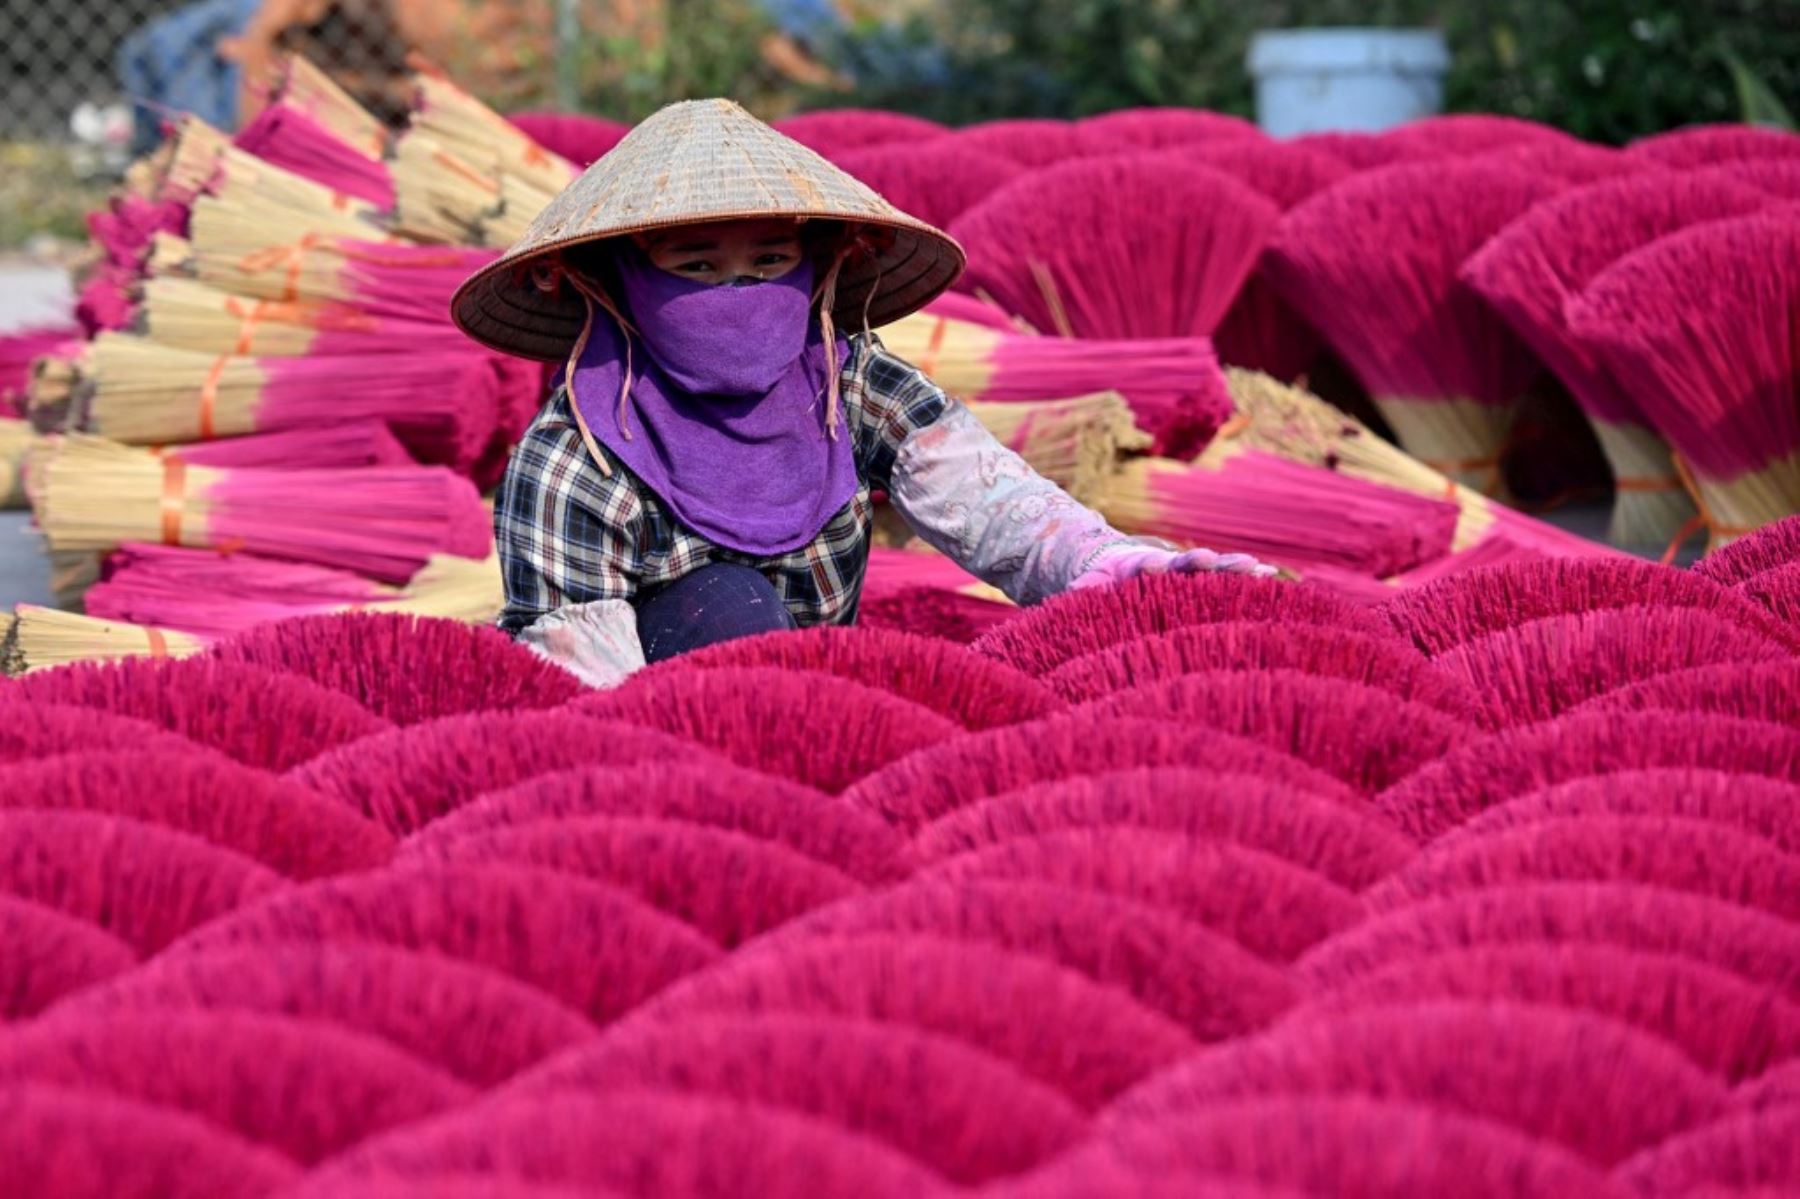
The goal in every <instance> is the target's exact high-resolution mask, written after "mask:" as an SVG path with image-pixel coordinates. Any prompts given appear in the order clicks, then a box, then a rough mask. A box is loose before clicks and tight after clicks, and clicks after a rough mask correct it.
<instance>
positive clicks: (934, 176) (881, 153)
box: [833, 138, 1025, 229]
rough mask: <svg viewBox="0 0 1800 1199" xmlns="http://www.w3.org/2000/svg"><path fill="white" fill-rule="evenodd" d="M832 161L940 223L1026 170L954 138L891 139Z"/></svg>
mask: <svg viewBox="0 0 1800 1199" xmlns="http://www.w3.org/2000/svg"><path fill="white" fill-rule="evenodd" d="M833 161H834V162H836V163H837V165H838V166H841V167H843V168H844V169H845V170H846V171H849V172H850V173H851V174H852V175H855V176H856V177H857V178H858V179H860V180H862V181H863V182H864V183H866V184H868V185H869V186H870V187H872V188H874V189H875V190H876V191H878V192H880V193H881V195H882V197H883V198H885V199H886V200H887V201H888V203H890V204H892V205H893V206H894V207H896V208H898V209H900V211H902V212H905V213H909V214H910V215H912V216H916V217H918V218H919V219H920V220H922V221H926V222H928V223H930V224H933V225H936V226H937V227H938V228H940V229H947V228H949V226H950V222H952V221H954V220H955V219H956V218H957V217H959V216H961V215H962V214H963V213H964V212H966V211H968V210H969V209H970V208H972V207H973V206H974V205H976V204H977V203H979V202H980V201H982V200H985V199H986V198H987V197H988V196H989V195H991V194H992V193H994V192H995V191H998V190H999V189H1000V188H1002V187H1004V186H1005V185H1006V184H1008V183H1011V182H1012V181H1013V180H1014V179H1016V178H1018V177H1019V176H1020V175H1022V174H1024V172H1025V168H1024V167H1021V166H1020V165H1019V164H1018V163H1016V162H1013V161H1012V160H1011V159H1009V158H1002V157H1000V156H999V155H997V154H988V153H984V152H983V151H981V150H976V149H972V148H970V147H969V146H966V145H963V144H962V143H961V142H959V141H958V140H957V139H955V138H936V139H933V140H931V141H927V142H923V143H914V142H887V143H884V144H882V145H879V146H870V147H867V148H864V149H860V150H850V151H846V152H844V153H841V154H838V155H836V156H835V157H834V158H833Z"/></svg>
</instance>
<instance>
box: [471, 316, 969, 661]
mask: <svg viewBox="0 0 1800 1199" xmlns="http://www.w3.org/2000/svg"><path fill="white" fill-rule="evenodd" d="M850 346H851V350H850V356H849V361H848V362H847V363H846V364H845V366H844V373H843V377H842V391H843V397H844V406H845V409H846V410H847V412H848V416H849V420H848V423H847V425H846V432H848V433H849V434H850V435H851V436H853V437H855V439H856V477H857V488H856V494H855V496H853V497H852V498H851V500H850V502H849V503H848V504H846V505H845V506H844V507H843V508H842V509H841V510H840V511H839V512H838V513H837V515H835V516H833V517H832V518H831V519H830V520H829V521H827V522H826V523H825V527H824V528H822V529H820V530H819V535H818V536H817V537H815V538H813V540H812V543H811V544H809V545H807V546H805V547H804V548H802V549H799V550H795V551H794V552H793V553H790V554H783V555H781V556H779V557H773V558H758V557H754V556H751V555H747V554H740V553H736V552H734V551H731V550H726V549H721V548H720V547H718V546H716V545H714V544H712V543H711V542H709V541H707V540H705V539H704V538H702V537H701V536H700V535H699V534H697V533H695V532H693V531H692V530H690V529H688V528H686V527H684V526H683V525H682V524H681V523H680V522H678V521H677V520H676V519H675V517H674V516H673V515H671V514H670V513H669V511H668V510H667V509H666V508H665V507H664V506H663V505H662V503H661V502H660V501H659V500H658V499H657V497H656V496H655V495H654V494H653V493H652V492H650V491H649V489H647V488H645V487H644V486H643V485H642V484H641V483H639V482H638V480H637V479H636V478H635V477H634V476H633V475H632V474H631V472H630V471H629V470H627V469H626V467H625V466H624V465H623V464H622V463H620V462H619V461H618V460H617V459H614V458H613V457H612V456H611V455H610V454H608V455H607V457H608V463H607V465H608V466H609V467H611V469H612V475H611V477H608V476H607V475H605V474H603V473H602V472H601V471H600V469H599V467H598V466H596V465H595V464H594V462H593V461H592V460H591V459H590V458H589V456H588V452H587V448H586V446H585V445H584V444H583V442H582V438H581V430H580V429H579V428H578V427H577V426H576V424H575V419H574V417H573V415H572V414H571V413H570V411H569V397H568V393H567V391H566V390H559V391H558V392H557V393H556V394H555V395H553V396H552V397H551V398H550V401H549V403H547V404H546V405H545V406H544V409H543V411H542V412H540V413H538V416H537V419H536V420H535V421H533V422H532V425H531V428H530V429H528V430H527V431H526V433H525V439H524V440H523V441H522V442H520V443H519V447H518V449H516V450H515V451H514V452H513V457H512V462H511V463H510V464H509V465H508V466H507V469H506V478H505V481H504V482H502V483H501V485H500V494H499V498H498V500H497V501H496V503H495V505H494V534H495V540H496V542H497V543H498V546H499V552H500V566H501V574H502V576H503V577H504V579H505V581H506V607H505V609H504V610H503V611H502V612H501V614H500V625H501V627H502V628H504V629H506V630H507V631H508V632H512V633H518V632H519V631H520V630H522V629H525V628H527V627H529V626H530V625H531V624H533V623H534V622H535V621H537V620H538V618H539V617H542V616H544V615H546V614H547V613H550V612H553V611H555V610H556V609H558V608H561V607H564V606H566V605H570V604H586V603H592V602H594V601H597V600H609V599H617V600H629V599H631V598H632V597H633V596H634V595H635V594H636V593H637V592H638V590H639V589H640V588H650V587H655V586H657V585H659V584H663V583H670V582H673V581H674V580H676V579H679V578H681V577H682V576H683V575H686V574H689V573H691V572H692V571H694V570H696V569H698V568H699V567H702V566H705V565H707V564H708V563H711V562H737V563H741V564H743V565H747V566H752V567H755V568H756V569H758V570H760V571H761V572H762V573H763V574H764V575H765V576H767V577H768V579H769V581H770V582H771V583H772V584H774V586H775V591H776V593H777V594H778V595H780V596H781V598H782V601H783V602H784V603H786V604H787V607H788V611H790V612H792V613H793V614H794V619H795V620H796V621H798V622H799V623H800V624H801V625H803V626H805V625H820V624H849V623H850V622H851V621H853V620H854V619H855V618H856V602H857V597H858V596H859V595H860V594H861V591H862V583H863V572H864V570H865V569H866V567H867V565H868V560H869V522H870V518H871V515H872V511H873V508H872V505H871V503H870V500H869V493H870V492H871V491H872V490H880V491H887V490H889V489H890V481H889V480H890V475H891V474H892V472H893V469H894V458H895V455H896V454H898V453H899V450H900V446H901V443H903V442H904V441H905V440H906V439H907V437H908V436H910V435H911V434H912V433H914V432H916V431H917V430H919V429H923V428H925V427H926V426H928V425H930V424H932V423H933V422H935V421H936V420H937V419H938V418H939V417H941V416H942V415H943V414H944V413H945V412H946V411H948V410H949V405H950V401H949V400H948V399H947V398H946V397H945V395H944V393H943V392H942V391H941V390H940V389H939V388H938V386H937V385H936V384H935V383H932V382H931V381H930V380H929V379H927V378H926V377H925V376H924V375H923V374H922V373H920V372H919V371H918V370H917V369H915V368H914V367H912V366H909V365H908V364H907V363H905V362H902V361H901V360H900V359H898V358H895V357H894V356H893V355H891V354H889V353H888V352H887V351H886V350H884V349H883V348H882V347H881V344H880V342H879V341H876V340H875V339H873V338H872V337H862V336H857V337H852V338H851V339H850ZM602 452H603V453H604V452H605V449H604V447H602Z"/></svg>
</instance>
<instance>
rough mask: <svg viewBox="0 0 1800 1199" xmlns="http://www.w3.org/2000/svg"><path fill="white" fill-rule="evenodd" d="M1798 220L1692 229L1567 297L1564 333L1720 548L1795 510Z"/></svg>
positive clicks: (1756, 219)
mask: <svg viewBox="0 0 1800 1199" xmlns="http://www.w3.org/2000/svg"><path fill="white" fill-rule="evenodd" d="M1796 263H1800V216H1797V215H1795V214H1794V213H1793V211H1792V210H1791V209H1788V208H1777V209H1774V210H1773V211H1771V212H1768V213H1766V214H1757V215H1753V216H1747V217H1741V218H1738V219H1736V220H1729V221H1710V222H1706V223H1704V224H1699V225H1695V226H1693V227H1692V228H1689V229H1685V230H1683V231H1681V232H1679V233H1675V234H1673V235H1671V236H1669V237H1665V238H1662V239H1661V240H1659V241H1655V242H1652V243H1651V244H1650V245H1648V246H1646V247H1644V248H1643V249H1641V250H1638V251H1636V252H1635V253H1633V254H1630V255H1627V256H1626V257H1624V258H1622V259H1620V260H1619V261H1618V262H1616V263H1614V264H1613V265H1612V266H1610V267H1608V268H1607V269H1606V270H1605V271H1603V272H1602V273H1601V274H1600V275H1599V276H1598V277H1597V278H1595V279H1594V281H1593V282H1592V283H1590V284H1589V285H1588V287H1587V290H1585V291H1584V292H1582V294H1581V295H1580V296H1579V297H1577V298H1575V299H1573V300H1571V301H1570V303H1569V307H1568V321H1569V327H1570V328H1571V329H1573V330H1574V332H1575V334H1576V336H1577V337H1579V338H1581V339H1582V340H1583V341H1584V342H1585V343H1586V344H1587V345H1588V347H1589V348H1590V349H1591V350H1592V351H1593V352H1594V353H1595V354H1597V355H1598V356H1599V359H1600V361H1601V362H1602V363H1604V364H1605V366H1606V367H1607V369H1608V370H1609V371H1610V372H1611V373H1612V375H1613V377H1614V378H1616V379H1617V380H1618V381H1619V383H1620V384H1621V385H1622V386H1623V387H1624V388H1625V389H1626V390H1627V391H1628V392H1629V394H1630V395H1631V396H1632V397H1633V398H1634V399H1635V400H1636V401H1637V403H1638V406H1639V407H1640V408H1641V409H1642V410H1643V412H1644V415H1645V416H1647V417H1648V418H1649V420H1650V422H1651V424H1653V425H1654V426H1655V427H1656V428H1657V430H1658V431H1660V432H1661V433H1662V434H1663V436H1664V437H1666V438H1667V439H1668V441H1669V444H1670V445H1672V446H1673V447H1674V448H1675V453H1676V454H1677V455H1679V460H1680V462H1681V463H1683V464H1684V465H1685V469H1686V470H1687V471H1689V472H1690V474H1691V478H1692V480H1693V486H1694V488H1695V491H1696V493H1697V494H1696V496H1695V500H1696V503H1697V505H1698V507H1699V509H1700V516H1701V519H1702V520H1703V522H1704V523H1705V524H1706V527H1707V529H1708V531H1709V532H1710V533H1711V535H1712V543H1713V545H1714V546H1715V547H1716V546H1718V545H1723V544H1724V543H1726V542H1729V541H1730V540H1732V539H1733V538H1735V537H1741V536H1743V535H1744V534H1746V533H1748V532H1750V531H1751V530H1753V529H1756V528H1759V527H1760V526H1762V525H1765V524H1768V523H1769V522H1771V521H1776V520H1780V519H1782V518H1783V517H1785V516H1788V515H1790V514H1792V513H1794V512H1796V511H1800V403H1796V400H1795V397H1796V394H1800V341H1796V339H1795V337H1794V330H1795V327H1796V320H1797V318H1800V272H1797V271H1796V270H1795V269H1794V266H1795V264H1796Z"/></svg>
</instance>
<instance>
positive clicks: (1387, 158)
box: [1287, 129, 1410, 171]
mask: <svg viewBox="0 0 1800 1199" xmlns="http://www.w3.org/2000/svg"><path fill="white" fill-rule="evenodd" d="M1287 144H1288V145H1291V146H1301V147H1304V148H1305V149H1308V150H1312V151H1315V152H1317V153H1320V154H1329V155H1331V156H1332V157H1333V158H1335V159H1337V160H1338V161H1339V162H1341V163H1343V164H1344V165H1345V166H1347V167H1349V168H1350V169H1351V170H1353V171H1372V170H1374V169H1376V168H1377V167H1386V166H1393V165H1394V164H1395V163H1397V162H1404V161H1406V159H1407V158H1408V157H1409V156H1410V155H1409V152H1408V149H1407V147H1405V146H1399V145H1395V144H1394V143H1393V142H1391V141H1388V140H1387V139H1386V138H1383V137H1381V136H1379V135H1377V134H1374V133H1363V132H1360V131H1357V130H1352V129H1331V130H1324V131H1321V132H1319V133H1303V134H1301V135H1300V136H1299V137H1296V138H1293V139H1291V140H1290V141H1289V142H1288V143H1287Z"/></svg>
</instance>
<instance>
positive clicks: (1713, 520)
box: [1666, 454, 1757, 561]
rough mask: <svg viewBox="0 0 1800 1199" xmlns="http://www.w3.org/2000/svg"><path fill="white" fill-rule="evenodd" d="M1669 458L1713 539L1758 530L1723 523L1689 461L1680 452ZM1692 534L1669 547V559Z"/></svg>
mask: <svg viewBox="0 0 1800 1199" xmlns="http://www.w3.org/2000/svg"><path fill="white" fill-rule="evenodd" d="M1669 460H1670V461H1671V462H1673V463H1674V464H1675V473H1676V474H1677V475H1679V476H1681V485H1682V487H1684V488H1685V489H1686V490H1687V493H1688V498H1689V499H1691V500H1693V501H1694V507H1695V509H1697V510H1698V511H1699V513H1700V515H1699V516H1696V517H1695V518H1694V520H1697V521H1699V522H1700V523H1701V524H1703V525H1705V526H1706V532H1707V535H1708V536H1709V537H1710V538H1711V539H1712V540H1713V541H1721V540H1724V539H1727V538H1732V537H1747V536H1749V535H1750V534H1751V533H1754V532H1756V529H1757V526H1756V525H1749V526H1744V525H1728V524H1723V523H1721V522H1720V521H1719V519H1718V518H1717V517H1715V516H1714V515H1713V514H1712V509H1711V508H1709V507H1707V505H1706V496H1705V494H1704V493H1703V492H1701V490H1700V482H1699V480H1697V479H1695V478H1694V472H1693V471H1692V470H1691V469H1690V468H1689V467H1688V464H1687V461H1686V460H1685V459H1684V458H1682V456H1681V455H1680V454H1671V455H1669ZM1688 523H1689V524H1693V523H1694V521H1689V522H1688ZM1692 536H1693V532H1692V531H1688V532H1687V533H1686V536H1681V537H1680V540H1678V541H1676V542H1675V543H1674V544H1673V545H1671V546H1670V547H1669V549H1668V553H1667V555H1666V558H1667V559H1668V560H1669V561H1673V560H1674V557H1675V554H1676V553H1677V551H1679V550H1680V549H1681V542H1682V541H1686V540H1687V539H1688V537H1692Z"/></svg>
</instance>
